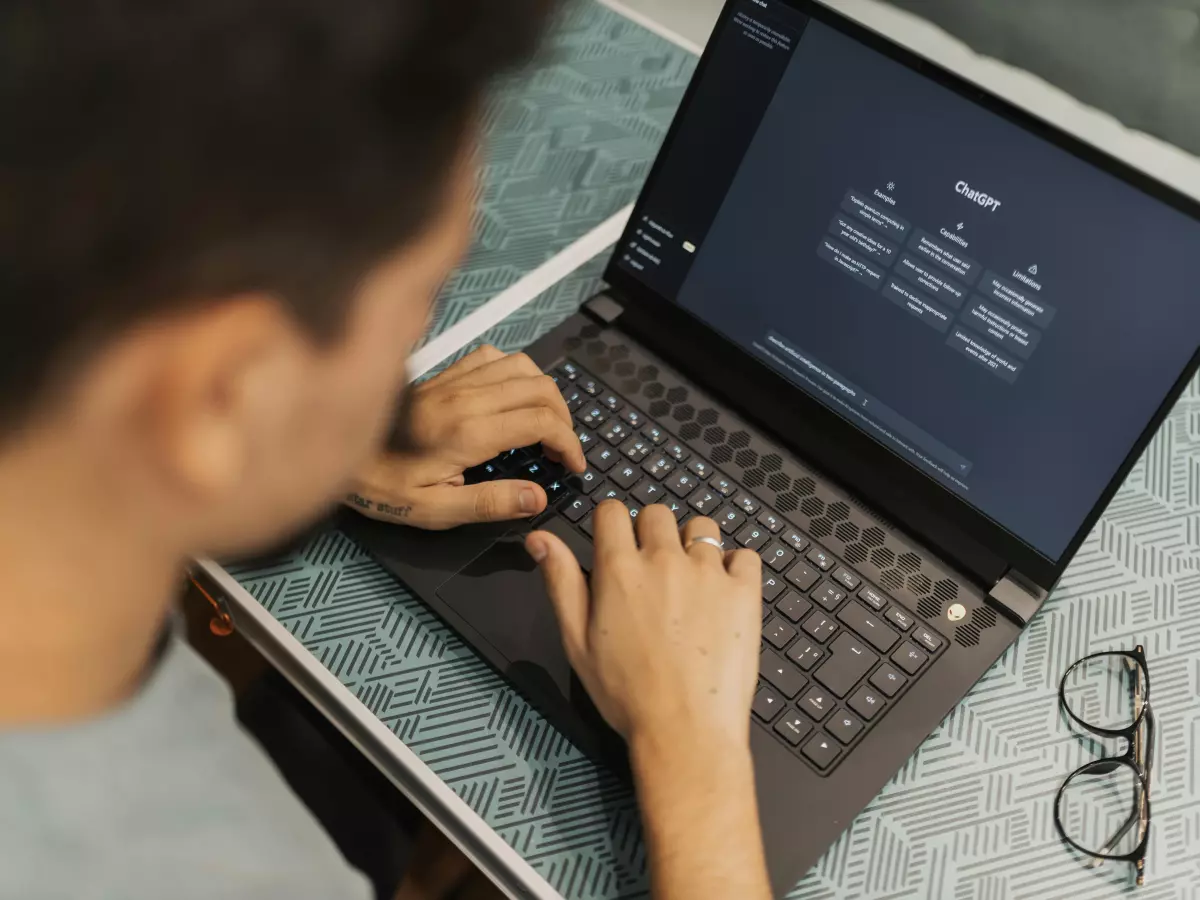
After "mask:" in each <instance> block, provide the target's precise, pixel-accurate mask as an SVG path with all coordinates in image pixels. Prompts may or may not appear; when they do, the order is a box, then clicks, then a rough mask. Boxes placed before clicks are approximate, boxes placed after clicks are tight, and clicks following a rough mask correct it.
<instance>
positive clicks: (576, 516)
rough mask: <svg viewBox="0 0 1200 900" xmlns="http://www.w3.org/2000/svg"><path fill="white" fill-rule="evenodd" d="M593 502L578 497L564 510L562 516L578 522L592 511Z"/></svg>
mask: <svg viewBox="0 0 1200 900" xmlns="http://www.w3.org/2000/svg"><path fill="white" fill-rule="evenodd" d="M592 506H593V504H592V501H591V500H589V499H588V498H587V497H576V498H575V499H574V500H572V501H571V502H570V503H568V504H567V505H566V506H564V507H563V508H562V514H563V515H564V516H566V517H567V518H568V519H570V520H571V521H572V522H578V521H579V520H580V519H582V518H583V517H584V516H586V515H587V514H588V513H589V512H591V511H592Z"/></svg>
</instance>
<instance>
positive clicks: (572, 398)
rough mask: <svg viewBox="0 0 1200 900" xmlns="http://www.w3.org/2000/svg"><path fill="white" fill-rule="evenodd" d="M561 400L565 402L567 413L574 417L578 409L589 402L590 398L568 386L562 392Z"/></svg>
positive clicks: (575, 388)
mask: <svg viewBox="0 0 1200 900" xmlns="http://www.w3.org/2000/svg"><path fill="white" fill-rule="evenodd" d="M563 399H564V400H565V401H567V411H568V412H569V413H571V414H572V415H574V414H575V413H576V412H578V411H579V407H581V406H583V404H584V403H585V402H586V401H588V400H591V399H592V398H591V397H589V396H588V395H587V394H585V393H584V392H583V391H581V390H580V389H579V388H577V387H573V386H568V387H567V389H566V390H564V391H563Z"/></svg>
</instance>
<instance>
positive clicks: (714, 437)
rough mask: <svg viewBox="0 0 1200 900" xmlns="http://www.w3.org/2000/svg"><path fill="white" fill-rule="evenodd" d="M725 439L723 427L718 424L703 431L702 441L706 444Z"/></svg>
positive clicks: (716, 442) (717, 442)
mask: <svg viewBox="0 0 1200 900" xmlns="http://www.w3.org/2000/svg"><path fill="white" fill-rule="evenodd" d="M724 440H725V429H724V428H722V427H721V426H720V425H717V426H716V427H715V428H709V429H706V430H705V432H704V442H705V443H706V444H719V443H721V442H722V441H724Z"/></svg>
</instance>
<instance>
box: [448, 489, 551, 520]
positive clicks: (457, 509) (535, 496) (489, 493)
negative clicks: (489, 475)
mask: <svg viewBox="0 0 1200 900" xmlns="http://www.w3.org/2000/svg"><path fill="white" fill-rule="evenodd" d="M425 499H426V500H427V501H428V503H429V505H430V506H432V507H435V508H437V510H438V518H439V519H441V520H443V521H444V522H445V523H446V526H447V527H453V526H455V525H466V524H468V523H471V522H507V521H508V520H509V519H527V518H529V517H530V516H534V515H537V514H538V513H540V512H541V511H542V510H543V509H545V508H546V492H545V491H544V490H542V489H541V488H540V487H539V486H538V485H536V484H534V483H533V482H532V481H485V482H483V483H482V484H469V485H454V486H451V485H446V486H442V487H437V488H430V489H429V490H428V491H427V492H426V495H425Z"/></svg>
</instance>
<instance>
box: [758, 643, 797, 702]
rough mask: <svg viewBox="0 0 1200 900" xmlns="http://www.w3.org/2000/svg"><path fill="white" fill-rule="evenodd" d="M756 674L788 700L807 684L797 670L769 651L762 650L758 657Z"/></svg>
mask: <svg viewBox="0 0 1200 900" xmlns="http://www.w3.org/2000/svg"><path fill="white" fill-rule="evenodd" d="M758 674H759V675H761V676H762V677H763V678H765V679H766V680H767V681H768V682H770V683H771V685H773V686H774V687H775V688H776V689H777V690H778V691H779V692H780V693H781V694H783V696H785V697H787V698H788V699H789V700H791V699H792V698H793V697H795V696H796V695H797V694H798V693H800V689H801V688H802V687H804V685H805V684H806V683H807V682H808V679H807V678H805V677H804V676H803V675H801V674H800V670H799V669H797V668H796V667H795V666H794V665H792V664H791V663H790V662H788V661H787V660H786V659H784V658H783V657H781V656H776V655H775V654H774V653H772V652H771V651H770V650H764V651H762V653H761V654H760V655H759V657H758Z"/></svg>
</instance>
